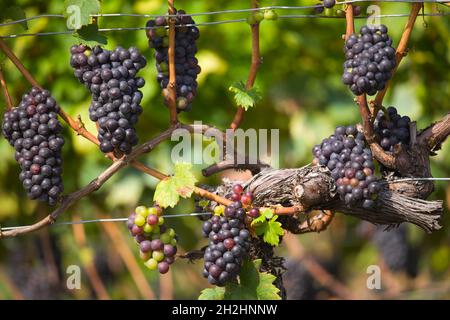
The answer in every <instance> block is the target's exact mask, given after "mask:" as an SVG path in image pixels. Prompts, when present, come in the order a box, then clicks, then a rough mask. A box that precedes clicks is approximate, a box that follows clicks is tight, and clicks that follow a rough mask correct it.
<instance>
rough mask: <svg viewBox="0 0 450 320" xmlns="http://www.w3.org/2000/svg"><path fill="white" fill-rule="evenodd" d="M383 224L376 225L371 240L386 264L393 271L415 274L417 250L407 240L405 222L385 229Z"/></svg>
mask: <svg viewBox="0 0 450 320" xmlns="http://www.w3.org/2000/svg"><path fill="white" fill-rule="evenodd" d="M385 229H386V228H385V226H378V227H377V228H376V230H375V232H374V234H373V238H372V241H373V243H374V244H375V245H376V247H377V248H378V251H379V253H380V255H381V257H382V259H383V261H384V263H385V264H386V265H387V267H388V268H389V269H390V270H391V271H393V272H398V271H406V272H407V273H408V274H409V275H410V276H415V275H416V274H417V262H418V259H417V256H416V255H417V252H415V250H414V247H413V246H412V245H411V243H410V241H409V240H408V229H407V227H406V225H405V224H402V225H400V226H399V227H398V228H394V229H391V230H388V231H386V230H385Z"/></svg>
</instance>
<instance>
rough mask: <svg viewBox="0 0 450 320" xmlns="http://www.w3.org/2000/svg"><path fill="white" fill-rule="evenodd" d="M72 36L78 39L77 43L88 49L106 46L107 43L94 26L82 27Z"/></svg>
mask: <svg viewBox="0 0 450 320" xmlns="http://www.w3.org/2000/svg"><path fill="white" fill-rule="evenodd" d="M74 35H75V37H76V38H77V39H78V42H79V43H83V44H85V45H87V46H89V47H93V46H95V45H98V44H103V45H106V44H107V43H108V40H107V39H106V37H105V36H103V35H101V34H100V33H99V32H98V26H97V25H96V24H90V25H87V26H83V27H81V29H79V30H77V32H76V33H75V34H74Z"/></svg>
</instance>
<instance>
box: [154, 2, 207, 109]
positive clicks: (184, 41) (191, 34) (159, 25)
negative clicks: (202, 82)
mask: <svg viewBox="0 0 450 320" xmlns="http://www.w3.org/2000/svg"><path fill="white" fill-rule="evenodd" d="M173 18H174V19H175V25H176V27H175V72H176V85H177V86H176V91H177V101H176V103H177V111H178V112H181V111H190V110H191V109H192V101H193V100H194V98H195V96H196V95H197V75H198V74H199V73H200V71H201V68H200V66H199V65H198V60H197V58H196V57H195V54H196V53H197V46H196V45H195V42H196V41H197V39H198V38H199V36H200V31H199V30H198V28H197V27H196V26H193V24H195V22H194V20H193V19H192V17H191V16H188V15H186V12H185V11H184V10H178V11H177V12H176V16H175V17H173ZM168 19H169V17H164V16H160V17H157V18H156V19H155V20H149V21H147V25H146V26H147V28H149V29H147V37H148V39H149V46H150V47H151V48H154V49H155V59H156V68H157V70H158V75H157V77H156V79H157V81H158V83H159V85H160V86H161V89H163V95H164V97H165V103H166V104H167V103H168V100H167V96H168V91H167V86H168V85H169V55H168V49H169V36H168V32H167V28H166V27H167V26H168ZM186 25H189V26H186Z"/></svg>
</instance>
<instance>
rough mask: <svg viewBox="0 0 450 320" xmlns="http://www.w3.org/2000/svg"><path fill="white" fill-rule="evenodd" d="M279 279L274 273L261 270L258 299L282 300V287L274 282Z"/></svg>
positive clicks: (257, 291) (257, 292)
mask: <svg viewBox="0 0 450 320" xmlns="http://www.w3.org/2000/svg"><path fill="white" fill-rule="evenodd" d="M276 279H277V277H275V276H274V275H273V274H270V273H267V272H261V273H260V274H259V285H258V287H257V288H256V295H257V296H258V300H281V297H280V295H279V294H278V293H279V292H280V289H278V288H277V287H275V285H274V284H273V282H274V281H275V280H276Z"/></svg>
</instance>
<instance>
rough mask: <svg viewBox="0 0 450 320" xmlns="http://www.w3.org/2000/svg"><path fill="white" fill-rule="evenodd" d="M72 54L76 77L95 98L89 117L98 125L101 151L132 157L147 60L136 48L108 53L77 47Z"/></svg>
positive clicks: (73, 47) (136, 138)
mask: <svg viewBox="0 0 450 320" xmlns="http://www.w3.org/2000/svg"><path fill="white" fill-rule="evenodd" d="M70 51H71V54H72V56H71V59H70V64H71V66H72V67H73V68H74V69H75V71H74V73H75V76H76V77H77V78H78V80H79V81H80V82H81V83H83V84H84V85H85V86H86V87H87V88H88V89H89V90H90V92H91V94H92V102H91V106H90V107H89V117H90V119H91V120H92V121H95V122H97V123H98V125H99V130H98V140H99V141H100V150H101V151H102V152H104V153H108V152H113V151H114V152H115V153H116V154H119V155H120V154H129V153H130V152H131V149H132V148H133V146H135V145H136V144H137V143H138V137H137V134H136V130H135V128H134V125H135V124H136V123H137V122H138V117H139V115H140V114H141V113H142V107H141V105H140V103H141V100H142V92H141V91H139V90H138V89H139V88H142V87H143V86H144V84H145V81H144V79H143V78H141V77H137V73H138V72H139V70H140V69H142V68H144V67H145V65H146V63H147V62H146V60H145V58H144V56H143V55H142V54H141V53H140V52H139V50H138V49H137V48H134V47H131V48H129V49H128V50H127V49H124V48H122V47H117V48H116V49H114V50H112V51H109V50H106V49H103V48H101V47H99V46H95V47H94V48H92V50H91V49H90V48H88V47H86V46H84V45H75V46H72V48H71V49H70Z"/></svg>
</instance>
